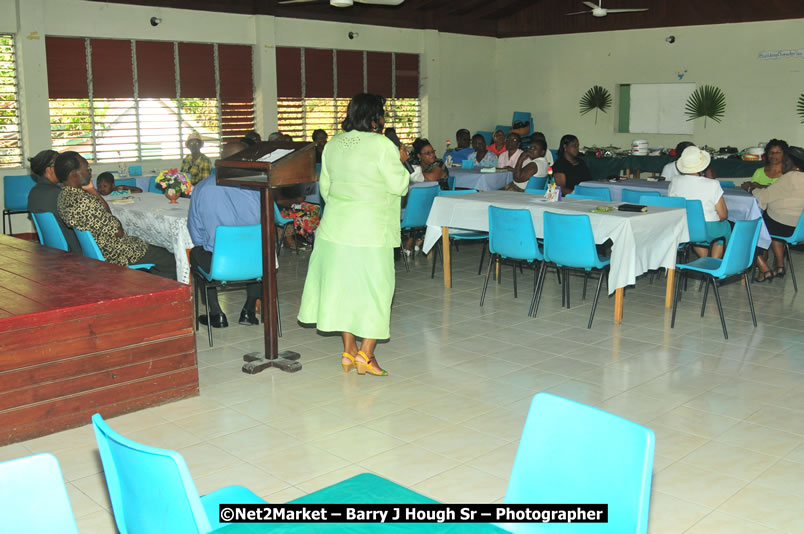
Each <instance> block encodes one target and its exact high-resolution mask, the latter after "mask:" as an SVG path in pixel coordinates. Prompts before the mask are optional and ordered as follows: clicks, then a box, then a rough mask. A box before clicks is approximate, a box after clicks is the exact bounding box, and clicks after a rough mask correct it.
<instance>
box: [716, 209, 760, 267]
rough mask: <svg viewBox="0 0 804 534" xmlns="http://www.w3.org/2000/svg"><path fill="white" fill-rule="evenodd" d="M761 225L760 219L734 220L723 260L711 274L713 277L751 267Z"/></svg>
mask: <svg viewBox="0 0 804 534" xmlns="http://www.w3.org/2000/svg"><path fill="white" fill-rule="evenodd" d="M761 227H762V219H751V220H750V221H737V222H735V223H734V228H733V229H732V232H731V237H730V238H729V246H727V247H726V252H725V253H724V254H723V261H722V262H721V263H720V267H719V268H718V269H717V270H716V271H715V272H714V273H712V275H713V276H715V277H724V276H731V275H733V274H738V273H741V272H743V271H745V270H746V269H748V268H749V267H751V265H753V263H754V250H756V248H757V240H758V239H759V230H760V228H761Z"/></svg>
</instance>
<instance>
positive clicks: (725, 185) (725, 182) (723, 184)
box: [718, 180, 734, 189]
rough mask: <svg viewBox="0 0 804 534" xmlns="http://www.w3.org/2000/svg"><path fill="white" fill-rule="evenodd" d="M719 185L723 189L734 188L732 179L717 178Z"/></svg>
mask: <svg viewBox="0 0 804 534" xmlns="http://www.w3.org/2000/svg"><path fill="white" fill-rule="evenodd" d="M718 181H719V182H720V187H721V188H723V189H734V181H732V180H718Z"/></svg>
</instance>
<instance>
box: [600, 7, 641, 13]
mask: <svg viewBox="0 0 804 534" xmlns="http://www.w3.org/2000/svg"><path fill="white" fill-rule="evenodd" d="M647 10H648V8H647V7H642V8H634V9H606V12H607V13H629V12H634V11H647Z"/></svg>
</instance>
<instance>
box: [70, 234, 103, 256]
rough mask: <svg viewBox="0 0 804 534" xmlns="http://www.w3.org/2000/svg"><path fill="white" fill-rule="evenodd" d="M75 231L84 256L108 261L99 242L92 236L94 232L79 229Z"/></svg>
mask: <svg viewBox="0 0 804 534" xmlns="http://www.w3.org/2000/svg"><path fill="white" fill-rule="evenodd" d="M73 231H74V232H75V237H77V238H78V244H79V245H81V252H82V253H83V254H84V256H86V257H87V258H93V259H96V260H100V261H106V258H104V257H103V252H101V249H100V247H99V246H98V243H97V241H95V238H94V237H93V236H92V232H90V231H89V230H79V229H78V228H74V229H73Z"/></svg>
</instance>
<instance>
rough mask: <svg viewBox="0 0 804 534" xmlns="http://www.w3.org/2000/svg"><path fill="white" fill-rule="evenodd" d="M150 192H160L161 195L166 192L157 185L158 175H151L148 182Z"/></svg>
mask: <svg viewBox="0 0 804 534" xmlns="http://www.w3.org/2000/svg"><path fill="white" fill-rule="evenodd" d="M148 192H149V193H159V194H160V195H161V194H163V193H164V191H162V190H161V189H159V188H158V187H156V176H151V179H150V181H149V182H148Z"/></svg>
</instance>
